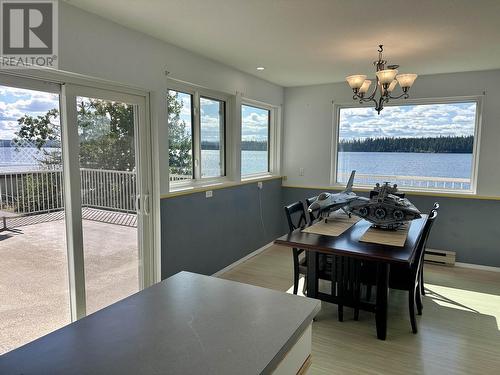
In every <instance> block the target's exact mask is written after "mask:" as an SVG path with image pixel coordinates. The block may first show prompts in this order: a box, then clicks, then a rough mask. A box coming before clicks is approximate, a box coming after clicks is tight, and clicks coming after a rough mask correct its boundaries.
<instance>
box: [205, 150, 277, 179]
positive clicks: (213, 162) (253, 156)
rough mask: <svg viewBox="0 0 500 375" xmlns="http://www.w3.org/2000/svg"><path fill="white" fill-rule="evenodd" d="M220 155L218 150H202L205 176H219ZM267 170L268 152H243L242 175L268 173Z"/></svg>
mask: <svg viewBox="0 0 500 375" xmlns="http://www.w3.org/2000/svg"><path fill="white" fill-rule="evenodd" d="M219 155H220V154H219V151H218V150H201V158H202V165H203V171H204V175H206V176H218V175H219V173H220V172H219V171H220V170H219ZM267 170H268V168H267V151H246V150H243V151H242V158H241V174H242V175H248V174H253V173H261V172H266V171H267Z"/></svg>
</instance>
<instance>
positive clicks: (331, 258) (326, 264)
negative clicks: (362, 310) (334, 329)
mask: <svg viewBox="0 0 500 375" xmlns="http://www.w3.org/2000/svg"><path fill="white" fill-rule="evenodd" d="M317 198H318V196H314V197H310V198H306V200H305V202H306V208H309V206H310V205H311V204H312V203H313V202H314V201H315V200H316V199H317ZM308 213H309V222H310V223H312V222H314V221H315V220H317V219H318V217H319V216H320V210H319V208H317V209H315V210H313V211H312V212H308ZM356 262H357V261H355V260H353V259H347V260H346V259H344V258H343V257H340V256H337V255H326V254H320V256H319V264H320V267H322V269H323V274H324V275H330V278H331V279H332V280H336V281H335V282H333V283H332V295H333V294H334V293H338V291H339V290H340V288H343V287H344V282H345V280H342V275H341V274H342V272H338V271H339V270H340V269H341V267H344V264H345V267H347V266H349V267H351V266H354V267H356V266H355V265H354V264H355V263H356ZM332 272H334V273H335V275H333V277H331V274H332ZM350 282H351V286H352V288H353V289H355V290H356V292H355V294H358V293H359V291H360V285H359V283H358V282H356V281H355V280H350ZM355 299H356V301H359V297H355ZM337 307H338V317H339V320H340V321H342V320H343V316H344V308H343V306H342V304H337ZM358 319H359V307H354V320H358Z"/></svg>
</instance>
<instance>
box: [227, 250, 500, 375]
mask: <svg viewBox="0 0 500 375" xmlns="http://www.w3.org/2000/svg"><path fill="white" fill-rule="evenodd" d="M220 277H222V278H225V279H228V280H234V281H239V282H243V283H247V284H253V285H258V286H262V287H265V288H270V289H276V290H281V291H288V292H289V293H291V290H292V289H291V287H292V285H293V281H292V280H293V278H292V252H291V250H290V249H288V248H285V247H281V246H276V245H275V246H272V247H270V248H268V249H267V250H266V251H264V252H263V253H261V254H259V255H257V256H255V257H253V258H251V259H249V260H247V261H246V262H244V263H242V264H240V265H238V266H237V267H235V268H233V269H231V270H229V271H228V272H226V273H224V274H223V275H221V276H220ZM425 281H426V284H425V286H426V290H427V295H426V296H424V300H423V303H424V310H423V315H422V316H419V317H417V320H418V327H419V333H418V334H416V335H414V334H413V333H412V332H411V327H410V322H409V318H408V299H407V298H408V297H407V293H406V292H403V291H397V290H391V292H390V296H389V304H390V306H389V321H388V337H387V340H386V341H380V340H377V338H376V332H375V316H374V314H372V313H369V312H361V313H360V319H359V321H354V320H353V319H352V310H351V309H349V308H345V309H344V322H339V321H338V320H337V306H336V305H332V304H329V303H326V302H322V308H321V311H320V313H319V314H318V316H317V320H316V322H314V323H313V353H312V360H313V364H312V367H311V369H310V374H500V273H498V272H491V271H480V270H472V269H467V268H459V267H445V266H436V265H430V264H426V265H425ZM301 282H303V280H301ZM321 287H325V288H326V287H328V285H320V288H321Z"/></svg>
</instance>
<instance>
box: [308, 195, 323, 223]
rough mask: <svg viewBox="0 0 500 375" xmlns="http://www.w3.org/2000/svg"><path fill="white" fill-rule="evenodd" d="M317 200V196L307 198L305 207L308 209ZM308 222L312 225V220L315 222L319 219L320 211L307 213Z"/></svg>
mask: <svg viewBox="0 0 500 375" xmlns="http://www.w3.org/2000/svg"><path fill="white" fill-rule="evenodd" d="M316 199H318V196H315V197H311V198H307V199H306V207H307V208H309V206H310V205H311V204H312V203H313V202H314V201H315V200H316ZM308 213H309V222H310V223H312V222H313V221H314V220H316V219H317V218H318V217H319V213H320V210H319V208H318V209H316V210H314V211H313V212H309V211H308Z"/></svg>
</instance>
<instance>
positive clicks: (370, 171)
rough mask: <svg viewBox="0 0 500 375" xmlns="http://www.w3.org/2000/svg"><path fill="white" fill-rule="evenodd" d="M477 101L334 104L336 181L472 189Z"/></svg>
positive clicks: (420, 187)
mask: <svg viewBox="0 0 500 375" xmlns="http://www.w3.org/2000/svg"><path fill="white" fill-rule="evenodd" d="M477 112H478V102H477V101H475V100H468V101H456V102H446V103H435V104H410V105H399V106H387V107H385V108H384V110H383V111H382V112H381V114H380V115H378V114H377V112H376V111H375V110H374V109H373V108H367V107H362V108H361V107H360V108H342V107H341V108H338V112H337V118H338V125H339V126H338V142H337V165H336V182H337V183H339V184H345V183H346V181H347V180H348V178H349V174H350V172H351V171H352V170H356V178H355V184H358V185H372V184H374V183H377V182H383V181H390V182H391V183H396V184H398V185H399V186H401V187H409V188H418V189H433V190H436V189H442V190H459V191H460V190H461V191H470V190H473V188H474V186H473V185H474V178H473V175H474V159H475V154H474V152H475V139H474V135H475V132H476V126H477V123H478V120H477Z"/></svg>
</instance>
